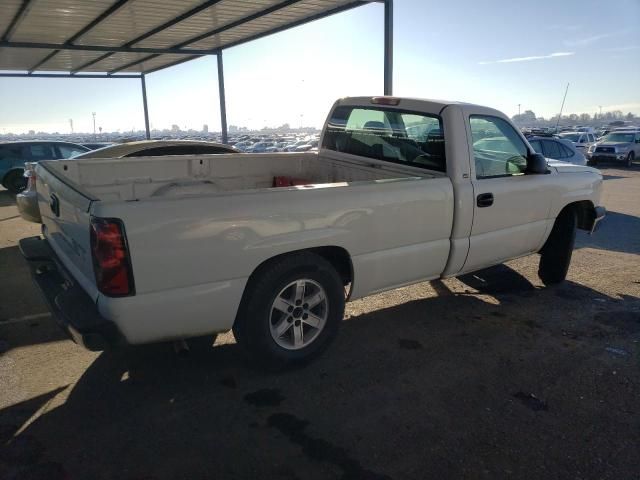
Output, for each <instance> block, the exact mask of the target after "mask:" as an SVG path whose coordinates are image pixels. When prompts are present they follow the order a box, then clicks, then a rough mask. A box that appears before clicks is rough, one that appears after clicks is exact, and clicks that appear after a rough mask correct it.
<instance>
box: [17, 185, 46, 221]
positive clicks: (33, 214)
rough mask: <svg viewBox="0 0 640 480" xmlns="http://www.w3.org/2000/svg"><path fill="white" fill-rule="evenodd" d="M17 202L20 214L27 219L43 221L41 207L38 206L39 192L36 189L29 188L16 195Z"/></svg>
mask: <svg viewBox="0 0 640 480" xmlns="http://www.w3.org/2000/svg"><path fill="white" fill-rule="evenodd" d="M16 204H17V205H18V211H19V212H20V216H21V217H22V218H24V219H25V220H26V221H28V222H35V223H42V218H41V217H40V207H38V193H37V192H36V191H35V190H27V191H24V192H22V193H19V194H18V195H16Z"/></svg>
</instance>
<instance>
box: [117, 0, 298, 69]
mask: <svg viewBox="0 0 640 480" xmlns="http://www.w3.org/2000/svg"><path fill="white" fill-rule="evenodd" d="M300 1H301V0H286V1H284V2H280V3H278V4H276V5H272V6H270V7H269V8H265V9H264V10H260V11H259V12H255V13H252V14H251V15H248V16H246V17H244V18H241V19H239V20H236V21H235V22H231V23H228V24H227V25H223V26H222V27H219V28H216V29H214V30H209V31H208V32H205V33H201V34H199V35H196V36H195V37H191V38H190V39H188V40H185V41H183V42H180V43H177V44H175V45H173V47H171V48H178V49H180V48H182V47H185V46H187V45H190V44H192V43H195V42H199V41H200V40H204V39H205V38H209V37H212V36H213V35H218V34H220V33H222V32H226V31H227V30H230V29H232V28H235V27H238V26H240V25H243V24H245V23H246V22H250V21H252V20H256V19H258V18H260V17H263V16H265V15H269V14H270V13H273V12H277V11H278V10H281V9H283V8H286V7H290V6H291V5H293V4H294V3H298V2H300ZM216 50H218V51H219V50H220V49H216ZM152 58H155V56H149V57H145V58H142V59H140V60H138V61H137V62H134V63H129V64H127V65H126V66H124V67H118V68H116V69H115V70H111V71H110V72H109V73H116V72H119V71H120V70H123V69H125V68H128V67H131V66H133V65H136V63H142V62H146V61H147V60H151V59H152Z"/></svg>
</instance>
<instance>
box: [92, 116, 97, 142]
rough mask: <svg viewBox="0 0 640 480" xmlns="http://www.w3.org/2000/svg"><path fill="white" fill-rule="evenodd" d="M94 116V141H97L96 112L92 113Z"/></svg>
mask: <svg viewBox="0 0 640 480" xmlns="http://www.w3.org/2000/svg"><path fill="white" fill-rule="evenodd" d="M91 115H93V139H94V140H95V139H96V112H91Z"/></svg>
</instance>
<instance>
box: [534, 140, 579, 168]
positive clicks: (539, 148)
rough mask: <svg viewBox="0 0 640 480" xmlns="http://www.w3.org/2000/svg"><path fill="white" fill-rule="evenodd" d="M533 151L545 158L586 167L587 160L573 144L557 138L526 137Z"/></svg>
mask: <svg viewBox="0 0 640 480" xmlns="http://www.w3.org/2000/svg"><path fill="white" fill-rule="evenodd" d="M527 140H529V144H530V145H531V146H532V147H533V149H534V150H535V151H536V152H538V153H541V154H542V155H544V156H545V157H546V158H552V159H554V160H562V161H563V162H569V163H573V164H574V165H586V164H587V158H586V157H585V156H584V154H583V153H582V152H581V151H580V150H578V149H577V148H576V147H575V145H574V144H573V142H571V141H569V140H567V139H565V138H558V137H551V136H533V137H527Z"/></svg>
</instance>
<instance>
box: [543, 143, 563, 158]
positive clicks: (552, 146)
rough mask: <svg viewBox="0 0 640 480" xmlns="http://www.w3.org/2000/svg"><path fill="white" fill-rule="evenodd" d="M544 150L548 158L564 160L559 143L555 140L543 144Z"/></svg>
mask: <svg viewBox="0 0 640 480" xmlns="http://www.w3.org/2000/svg"><path fill="white" fill-rule="evenodd" d="M542 148H544V156H545V157H548V158H554V159H556V160H558V159H560V158H562V153H561V151H560V148H559V146H558V143H557V142H554V141H553V140H545V141H544V142H543V144H542Z"/></svg>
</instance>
